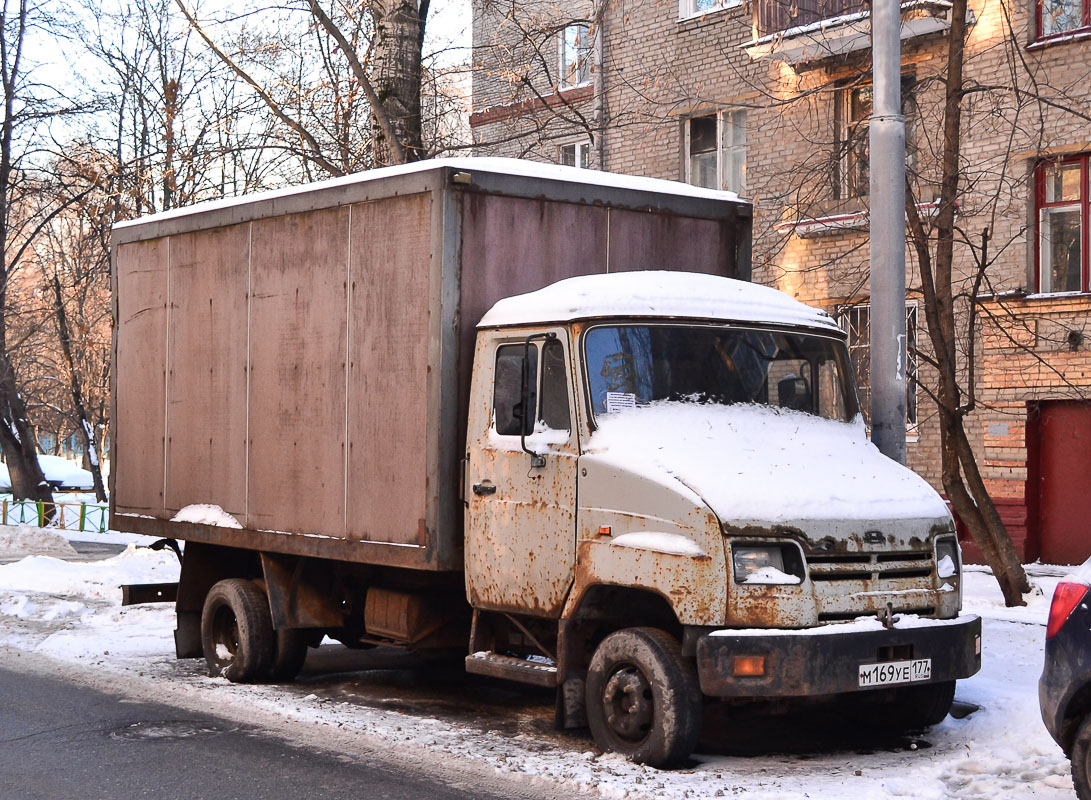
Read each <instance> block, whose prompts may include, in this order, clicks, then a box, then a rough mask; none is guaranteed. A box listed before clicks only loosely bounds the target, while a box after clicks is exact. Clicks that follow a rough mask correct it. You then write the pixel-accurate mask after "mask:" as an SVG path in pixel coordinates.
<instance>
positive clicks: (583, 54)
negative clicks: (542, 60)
mask: <svg viewBox="0 0 1091 800" xmlns="http://www.w3.org/2000/svg"><path fill="white" fill-rule="evenodd" d="M592 44H593V42H592V39H591V27H590V26H589V25H588V24H587V23H585V22H580V23H576V24H574V25H566V26H565V29H564V31H562V32H561V45H560V57H559V65H560V69H559V74H560V78H561V80H560V85H559V87H558V88H561V89H571V88H573V87H575V86H583V85H584V84H586V83H590V82H591V47H592Z"/></svg>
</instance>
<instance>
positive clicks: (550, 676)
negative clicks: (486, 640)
mask: <svg viewBox="0 0 1091 800" xmlns="http://www.w3.org/2000/svg"><path fill="white" fill-rule="evenodd" d="M466 671H467V672H471V673H473V674H474V675H488V676H490V677H493V678H504V679H506V680H509V681H518V682H519V683H531V684H534V685H535V686H556V685H557V667H556V665H555V664H551V663H543V662H539V661H530V660H527V659H525V658H516V657H515V656H505V655H500V654H499V653H492V652H487V651H482V652H480V653H474V654H472V655H468V656H466Z"/></svg>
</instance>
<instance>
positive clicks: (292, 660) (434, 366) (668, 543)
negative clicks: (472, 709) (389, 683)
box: [110, 158, 981, 767]
mask: <svg viewBox="0 0 1091 800" xmlns="http://www.w3.org/2000/svg"><path fill="white" fill-rule="evenodd" d="M751 228H752V207H751V205H750V204H749V203H746V202H744V201H741V200H739V199H738V198H737V197H736V196H734V195H731V194H728V193H723V192H716V191H709V190H704V189H699V188H696V187H691V186H687V185H684V184H679V183H675V182H670V181H660V180H651V179H644V178H634V177H627V176H619V175H611V174H607V173H602V172H593V171H590V170H580V169H575V168H566V167H558V166H550V165H535V164H530V163H526V162H521V161H512V160H504V159H487V158H470V159H450V160H437V161H430V162H421V163H417V164H411V165H406V166H398V167H391V168H385V169H379V170H374V171H371V172H366V173H362V174H358V175H352V176H349V177H346V178H339V179H335V180H331V181H326V182H322V183H316V184H312V185H309V186H304V187H301V188H294V189H286V190H280V191H274V192H270V193H266V194H261V195H257V196H254V197H252V198H241V199H232V200H221V201H215V202H210V203H204V204H200V205H196V206H193V207H191V208H186V209H179V210H174V211H169V212H165V213H160V214H156V215H153V216H150V217H145V218H143V219H137V220H134V221H131V222H124V223H120V224H118V225H116V226H115V227H114V230H113V265H112V268H113V284H114V287H113V288H114V313H115V322H116V324H115V327H114V336H115V338H114V345H113V381H114V387H113V413H114V416H113V419H114V432H113V453H112V455H113V468H112V470H111V472H110V489H111V491H110V522H111V526H112V527H113V528H114V529H115V530H120V531H129V532H133V533H140V534H147V535H151V536H156V537H161V538H162V539H164V540H166V541H173V542H175V543H177V541H178V540H181V541H183V542H184V545H183V546H184V552H183V554H182V556H181V557H182V563H181V570H180V577H179V580H178V583H177V584H175V585H169V586H163V585H159V586H145V587H129V592H130V594H129V597H128V601H129V602H142V601H151V600H163V599H169V600H171V601H173V602H174V603H175V608H176V614H177V629H176V631H175V650H176V653H177V656H178V657H179V658H200V657H203V658H204V659H205V660H206V662H207V664H208V668H209V671H210V673H211V674H212V675H222V676H225V677H227V678H228V679H229V680H232V681H239V682H248V681H280V680H291V679H292V678H293V677H294V676H295V675H296V674H297V673H298V671H299V669H300V668H301V666H302V664H303V661H304V659H305V657H306V653H307V649H308V647H312V646H317V645H318V644H319V643H320V642H321V641H323V640H324V637H327V636H328V637H331V638H332V639H334V640H337V641H340V642H342V643H344V644H345V645H347V646H349V647H360V648H363V647H371V646H378V645H384V646H389V647H397V648H405V649H408V650H412V651H417V652H420V653H422V654H424V655H425V656H441V655H444V654H446V655H448V656H449V655H450V654H451V653H452V652H453V653H456V654H457V655H458V658H459V660H460V663H461V662H462V661H464V664H465V670H466V671H467V672H469V673H473V674H479V675H487V676H494V677H496V678H499V679H506V680H510V681H518V682H523V683H526V684H531V685H535V686H542V687H551V688H554V689H555V690H556V698H557V699H556V703H557V719H558V723H559V724H560V725H562V726H564V727H570V728H576V727H584V726H586V727H589V728H590V730H591V734H592V736H593V738H594V740H595V742H596V744H597V745H598V746H599V747H601V748H602V749H603V750H609V751H616V752H619V753H622V754H624V755H625V756H627V757H628V758H630V759H633V760H635V761H638V762H642V763H646V764H649V765H652V766H657V767H669V766H671V765H676V764H678V763H679V762H680V761H682V760H684V759H685V758H686V757H687V756H688V754H689V753H690V752H691V751H692V750H693V748H694V747H695V745H696V742H697V737H698V733H699V731H700V725H701V717H702V712H703V709H704V706H705V704H706V703H710V702H717V701H722V702H728V703H744V702H770V701H772V702H780V701H782V700H786V699H787V700H793V701H794V700H800V701H804V702H805V701H810V700H830V699H832V702H838V703H841V704H843V705H844V707H845V708H846V709H852V710H853V713H858V714H861V715H863V716H864V717H866V718H869V719H871V720H873V721H882V722H883V724H886V725H891V726H897V727H901V728H912V727H919V726H925V725H929V724H933V723H935V722H937V721H939V720H940V719H942V718H943V717H944V716H945V715H946V714H947V712H948V710H949V708H950V707H951V704H952V699H953V692H954V686H955V681H956V680H957V679H959V678H964V677H967V676H969V675H972V674H974V673H975V672H976V671H977V670H978V669H979V668H980V658H981V655H980V654H981V639H980V631H981V628H980V620H979V619H978V618H976V617H974V616H970V615H962V614H961V613H960V611H961V563H960V551H959V546H958V543H957V540H956V536H955V528H954V525H953V523H952V519H951V515H950V513H949V511H948V509H947V506H946V505H945V503H944V501H943V500H942V499H941V498H940V497H939V496H938V495H937V494H936V492H935V491H934V490H933V489H932V488H931V487H930V486H929V485H928V484H927V483H926V482H925V481H924V480H923V479H921V478H920V477H918V476H917V475H916V474H915V473H913V472H911V471H910V470H908V469H906V468H905V467H903V466H900V465H898V464H896V463H895V462H893V461H891V460H889V459H887V458H885V457H883V456H882V455H880V454H879V452H878V451H877V450H876V449H875V448H874V447H873V446H872V445H871V444H870V443H869V442H868V440H867V434H866V428H865V423H864V420H863V418H862V416H861V413H860V408H859V403H858V399H857V392H856V389H855V384H854V377H853V366H852V362H851V360H850V356H849V353H848V350H847V347H846V336H845V334H844V332H842V331H841V329H840V328H839V327H838V326H837V324H836V323H835V321H834V319H833V318H832V317H831V316H830V315H829V314H827V313H826V312H824V311H820V310H816V309H813V308H811V307H808V306H806V305H804V304H802V303H800V302H798V301H796V300H794V299H792V298H791V297H789V296H787V295H786V294H783V293H781V292H780V291H778V290H776V289H774V288H770V287H766V286H761V285H758V284H756V283H753V282H750V281H749V278H750V268H751V267H750V247H751V242H750V239H751ZM179 549H181V548H179Z"/></svg>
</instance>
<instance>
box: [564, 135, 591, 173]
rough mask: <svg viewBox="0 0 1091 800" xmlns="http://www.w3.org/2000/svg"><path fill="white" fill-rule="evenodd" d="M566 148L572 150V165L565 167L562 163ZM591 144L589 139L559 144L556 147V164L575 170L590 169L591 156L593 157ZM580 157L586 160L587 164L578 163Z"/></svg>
mask: <svg viewBox="0 0 1091 800" xmlns="http://www.w3.org/2000/svg"><path fill="white" fill-rule="evenodd" d="M567 147H571V148H573V151H572V164H569V165H566V164H565V163H564V150H565V148H567ZM592 148H593V144H592V142H591V140H590V139H577V140H575V141H571V142H561V143H560V144H559V145H557V163H558V164H560V165H561V166H572V167H575V168H576V169H591V163H592V156H593V155H594V150H593V149H592ZM581 155H582V156H583V158H585V159H586V161H587V163H586V164H582V163H580V162H581V160H583V159H581Z"/></svg>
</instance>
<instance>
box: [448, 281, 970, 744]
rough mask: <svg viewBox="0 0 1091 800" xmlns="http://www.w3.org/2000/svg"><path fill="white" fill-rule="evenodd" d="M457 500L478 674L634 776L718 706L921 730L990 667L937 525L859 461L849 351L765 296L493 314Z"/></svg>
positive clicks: (916, 501)
mask: <svg viewBox="0 0 1091 800" xmlns="http://www.w3.org/2000/svg"><path fill="white" fill-rule="evenodd" d="M465 482H466V486H465V491H464V497H465V501H466V570H465V576H466V592H467V597H468V599H469V602H470V605H471V606H472V607H473V609H474V641H473V642H472V643H471V651H472V652H471V655H470V656H469V657H468V658H467V669H468V670H470V671H473V672H481V673H486V674H495V675H502V676H505V677H509V678H514V679H519V680H532V681H534V680H537V681H538V682H543V683H549V682H550V681H555V682H556V683H558V684H560V685H562V686H563V687H565V691H564V692H562V699H564V700H565V701H566V703H567V705H566V706H565V709H564V710H565V713H566V714H568V715H569V716H570V717H573V718H574V721H575V722H577V723H578V722H580V721H582V719H583V716H584V714H586V718H587V721H588V722H589V723H590V725H591V728H592V731H593V732H594V734H595V736H596V739H597V740H598V741H599V742H600V744H602V745H603V746H604V747H609V748H611V749H616V750H620V751H622V752H625V753H627V754H629V755H631V756H633V757H635V758H637V759H639V760H642V761H647V762H649V763H671V762H672V761H676V760H677V759H678V758H683V757H685V755H688V753H689V752H690V750H691V749H692V747H693V744H694V743H695V741H696V740H695V737H696V735H697V727H696V726H697V725H698V721H699V719H700V697H701V695H702V694H704V695H707V696H712V697H751V698H758V697H805V696H815V695H832V694H841V693H853V694H860V693H864V694H866V693H868V692H869V691H871V692H875V693H876V697H879V696H880V695H881V697H880V699H881V700H883V701H884V702H883V703H882V705H883V707H884V712H883V713H884V714H887V715H888V716H890V717H891V719H892V720H893V721H894V723H895V724H900V725H904V726H906V727H912V726H914V725H925V724H931V723H933V722H936V721H938V720H939V719H942V717H943V716H945V715H946V713H947V710H948V708H949V707H950V704H951V700H952V697H953V688H954V680H955V679H956V678H960V677H966V676H968V675H971V674H973V673H974V672H976V671H977V669H978V668H979V664H980V638H979V637H980V621H979V620H978V619H977V618H976V617H960V616H959V610H960V600H961V597H960V573H959V567H958V564H959V551H958V545H957V541H956V538H955V532H954V525H953V522H952V519H951V516H950V513H949V512H948V510H947V507H946V504H945V503H944V502H943V500H942V499H941V498H940V497H939V495H938V494H937V493H936V492H935V490H933V489H932V488H931V487H930V486H929V485H928V484H927V483H926V482H925V481H924V480H923V479H921V478H920V477H919V476H917V475H916V474H915V473H913V472H912V471H910V470H908V469H906V468H905V467H903V466H901V465H899V464H897V463H895V462H893V461H891V460H889V459H887V458H886V457H885V456H883V455H881V454H880V453H879V452H878V450H877V449H876V448H875V447H874V446H873V445H872V444H871V443H870V442H868V440H867V435H866V430H865V425H864V421H863V417H862V416H861V414H860V410H859V406H858V401H857V397H856V391H855V386H854V382H853V377H852V370H851V365H850V362H849V357H848V352H847V348H846V345H845V335H844V333H843V332H842V331H841V330H840V329H839V328H838V327H837V325H836V324H835V323H834V321H833V320H832V319H831V318H830V317H829V315H827V314H825V313H824V312H821V311H817V310H814V309H811V308H809V307H807V306H805V305H803V304H801V303H798V302H797V301H795V300H793V299H791V298H789V297H787V296H786V295H784V294H782V293H781V292H778V291H776V290H774V289H770V288H767V287H762V286H757V285H754V284H751V283H746V282H741V281H735V280H731V279H728V278H721V277H716V276H710V275H697V274H687V273H678V272H671V273H667V272H654V271H651V272H641V273H613V274H607V275H596V276H587V277H579V278H572V279H569V280H565V281H561V282H559V283H556V284H553V285H551V286H549V287H547V288H545V289H542V290H539V291H536V292H532V293H529V294H526V295H521V296H517V297H513V298H509V299H506V300H502V301H500V302H499V303H497V304H496V305H495V306H494V307H493V308H492V310H490V311H489V312H488V313H487V314H486V315H485V316H484V318H483V319H482V320H481V322H480V324H479V325H478V339H477V348H476V352H475V361H474V374H473V383H472V388H471V402H470V415H469V420H468V434H467V461H466V472H465ZM547 621H548V622H547ZM672 703H673V704H675V705H685V706H687V708H676V709H674V711H672V712H671V713H670V714H667V713H666V709H665V706H667V705H670V704H672ZM683 723H685V724H683ZM687 726H688V727H687Z"/></svg>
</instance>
